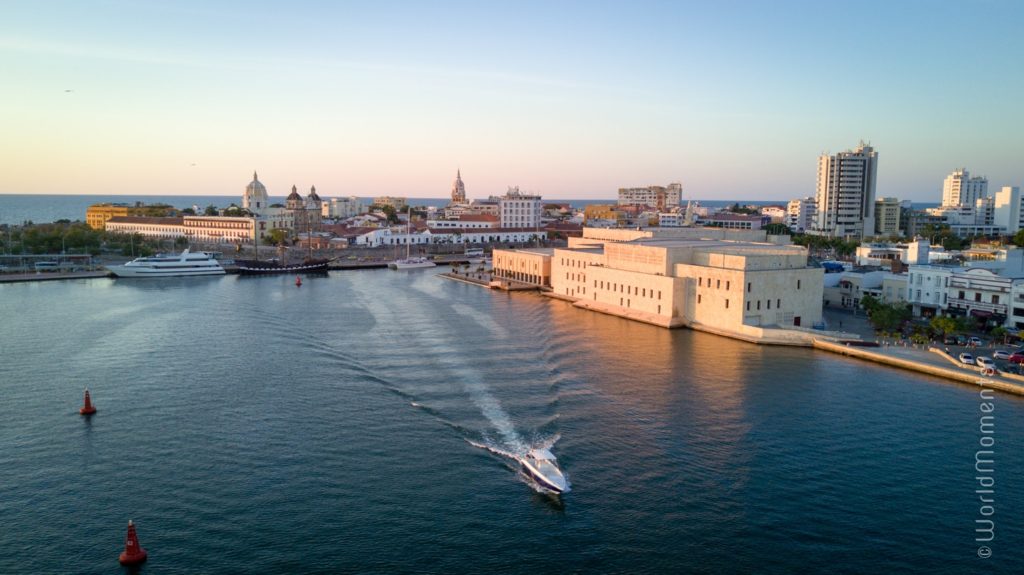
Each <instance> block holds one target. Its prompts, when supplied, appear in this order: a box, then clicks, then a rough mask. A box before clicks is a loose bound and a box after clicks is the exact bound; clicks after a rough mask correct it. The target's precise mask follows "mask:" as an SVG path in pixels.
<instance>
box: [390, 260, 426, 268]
mask: <svg viewBox="0 0 1024 575" xmlns="http://www.w3.org/2000/svg"><path fill="white" fill-rule="evenodd" d="M388 267H389V268H391V269H393V270H414V269H418V268H435V267H437V264H435V263H434V262H431V261H425V262H404V261H397V262H391V263H389V264H388Z"/></svg>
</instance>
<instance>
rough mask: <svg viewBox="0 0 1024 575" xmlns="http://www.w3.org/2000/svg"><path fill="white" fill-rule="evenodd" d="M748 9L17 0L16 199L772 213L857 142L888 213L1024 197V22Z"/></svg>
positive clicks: (996, 14)
mask: <svg viewBox="0 0 1024 575" xmlns="http://www.w3.org/2000/svg"><path fill="white" fill-rule="evenodd" d="M742 8H743V9H730V10H726V9H721V8H719V9H716V8H714V7H711V6H708V5H702V4H694V5H676V4H661V3H644V4H641V5H635V4H630V5H604V6H600V7H596V8H595V7H594V6H592V5H590V4H586V3H566V4H560V5H558V6H548V5H545V4H542V3H527V4H520V5H516V6H515V7H493V6H485V5H476V4H472V3H443V4H431V5H419V4H415V3H394V2H392V3H386V4H375V5H373V6H359V5H354V6H340V7H339V6H335V5H333V4H329V3H316V2H313V3H303V4H301V5H299V6H297V7H294V8H285V7H282V6H275V5H271V4H254V5H253V4H247V5H225V4H218V5H216V6H212V7H211V6H206V5H203V4H199V3H192V2H187V3H180V4H175V5H173V6H155V5H153V6H150V5H131V4H124V3H119V2H109V3H101V4H95V5H93V4H90V5H80V4H76V3H71V2H49V3H18V4H15V5H14V6H11V7H10V8H9V9H8V10H7V11H6V12H7V14H5V22H3V23H0V64H2V65H3V66H4V68H5V70H6V71H7V77H8V79H9V87H8V89H5V90H4V91H3V93H0V102H2V104H3V105H2V106H0V110H2V111H0V118H2V119H3V123H4V125H5V132H6V133H5V135H6V137H5V138H4V139H3V140H2V143H0V157H3V158H4V159H5V166H4V169H3V170H0V173H2V174H3V176H2V177H0V193H5V194H12V193H39V194H42V193H64V194H130V195H140V196H141V195H164V194H181V195H233V194H236V193H239V191H240V190H241V189H243V188H244V186H245V183H246V181H247V180H246V175H247V174H249V173H251V172H252V171H253V170H254V169H255V170H257V171H259V172H260V174H261V175H263V181H264V183H265V184H266V185H267V187H268V188H269V189H270V191H271V194H272V195H284V193H285V191H286V190H288V189H290V187H291V185H292V184H298V185H299V187H300V188H308V187H309V186H310V185H316V186H317V189H318V190H319V191H320V192H321V193H322V195H325V196H332V197H337V196H350V195H356V196H373V195H403V196H408V197H410V198H424V197H428V198H440V197H445V196H447V195H448V194H449V192H450V187H451V183H452V181H453V180H454V178H455V173H456V170H459V169H461V172H462V177H463V180H464V181H465V185H466V192H467V195H468V196H469V197H473V198H478V197H487V196H488V195H491V194H501V193H503V192H504V191H505V190H506V189H507V187H508V186H515V185H518V186H519V187H520V188H521V189H522V190H524V191H529V192H535V193H539V194H542V195H543V196H544V197H546V198H557V199H567V200H571V199H600V198H614V197H615V194H616V191H617V189H618V188H620V187H638V186H647V185H651V184H659V185H663V184H665V183H667V182H676V181H678V182H681V183H682V184H683V194H684V196H685V197H687V198H694V199H705V200H729V199H733V198H737V199H743V200H750V201H758V200H763V201H781V200H786V199H791V198H799V197H806V196H810V195H813V194H814V189H815V183H816V177H817V173H816V162H817V158H818V157H819V156H820V155H821V154H822V153H836V152H841V151H843V150H847V149H852V148H854V147H856V145H857V143H858V142H859V141H861V140H864V141H866V142H870V143H871V144H872V146H873V147H874V148H875V149H876V150H877V151H878V153H879V167H878V183H877V196H878V197H898V198H901V199H909V200H914V201H919V202H938V201H940V200H941V198H942V188H943V179H944V178H945V177H946V176H947V175H948V174H949V173H950V172H951V171H953V170H955V169H957V168H959V167H963V166H966V167H967V168H968V169H970V171H971V173H972V174H976V175H982V176H986V177H987V178H988V179H989V182H990V185H991V186H992V187H993V188H994V189H1000V188H1001V187H1003V186H1019V185H1022V184H1024V162H1021V161H1020V153H1021V150H1024V121H1022V119H1021V114H1020V113H1019V112H1018V111H1017V109H1016V105H1015V101H1014V96H1015V95H1016V94H1017V93H1019V92H1020V90H1021V88H1024V79H1022V78H1021V75H1020V74H1019V73H1014V70H1016V68H1017V66H1018V62H1019V61H1020V60H1021V57H1022V56H1024V54H1022V50H1021V45H1020V41H1019V40H1018V39H1017V35H1016V33H1015V26H1016V24H1017V23H1019V22H1020V21H1021V16H1024V8H1022V7H1021V5H1019V4H1017V3H1012V2H1001V1H993V2H985V3H975V4H970V5H968V4H960V3H939V4H932V3H928V4H925V3H920V4H915V3H908V4H903V5H888V4H885V3H876V2H862V3H859V4H858V12H857V13H858V14H859V17H858V18H854V19H848V20H845V21H846V22H849V23H850V24H849V25H839V26H837V25H836V22H843V21H844V20H843V19H844V18H849V14H847V12H845V10H847V8H844V7H842V6H835V5H820V6H819V5H814V6H813V7H812V6H810V5H806V4H802V3H786V4H783V5H773V6H771V7H762V6H759V5H756V4H751V5H745V6H742ZM812 8H813V9H812ZM924 8H927V10H925V9H924ZM854 22H863V25H862V27H858V26H856V25H855V24H854ZM950 22H955V23H956V24H957V28H958V29H959V30H970V31H974V32H975V33H974V34H972V35H970V36H969V39H968V40H966V41H959V42H950V41H949V39H948V37H947V36H945V35H944V34H943V30H946V29H948V28H949V26H950V24H949V23H950Z"/></svg>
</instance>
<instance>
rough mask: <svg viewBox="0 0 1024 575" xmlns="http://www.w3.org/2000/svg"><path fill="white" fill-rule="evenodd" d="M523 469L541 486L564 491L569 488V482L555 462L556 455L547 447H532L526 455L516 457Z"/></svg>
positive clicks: (559, 491) (557, 491)
mask: <svg viewBox="0 0 1024 575" xmlns="http://www.w3.org/2000/svg"><path fill="white" fill-rule="evenodd" d="M516 459H518V460H519V463H521V464H522V466H523V469H525V470H526V472H527V473H528V474H529V475H530V477H532V478H533V479H534V481H536V482H537V483H538V484H540V486H541V487H544V488H545V489H549V490H551V491H554V492H555V493H562V492H565V491H568V490H569V482H568V481H567V480H566V479H565V475H563V474H562V470H561V469H559V468H558V464H557V463H556V462H555V455H554V454H553V453H551V451H549V450H547V449H531V450H530V452H529V453H527V454H526V455H525V456H520V457H516Z"/></svg>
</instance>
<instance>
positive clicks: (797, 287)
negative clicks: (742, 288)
mask: <svg viewBox="0 0 1024 575" xmlns="http://www.w3.org/2000/svg"><path fill="white" fill-rule="evenodd" d="M796 281H797V286H796V289H800V285H799V282H800V280H796ZM747 293H750V282H747Z"/></svg>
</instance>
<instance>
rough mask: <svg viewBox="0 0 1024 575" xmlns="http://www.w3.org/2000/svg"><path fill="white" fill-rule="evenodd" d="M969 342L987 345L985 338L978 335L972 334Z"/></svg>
mask: <svg viewBox="0 0 1024 575" xmlns="http://www.w3.org/2000/svg"><path fill="white" fill-rule="evenodd" d="M967 343H969V344H971V345H985V340H983V339H981V338H980V337H978V336H976V335H972V336H971V337H970V339H968V340H967Z"/></svg>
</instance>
